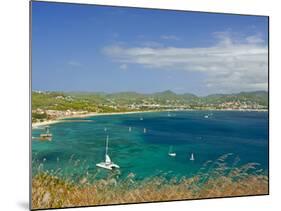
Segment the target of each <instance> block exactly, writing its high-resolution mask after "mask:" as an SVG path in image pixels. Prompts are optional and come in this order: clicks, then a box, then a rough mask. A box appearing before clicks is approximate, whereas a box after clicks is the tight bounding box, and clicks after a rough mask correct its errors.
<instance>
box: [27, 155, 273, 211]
mask: <svg viewBox="0 0 281 211" xmlns="http://www.w3.org/2000/svg"><path fill="white" fill-rule="evenodd" d="M227 156H228V155H224V156H221V157H220V158H219V159H217V160H216V161H215V162H211V161H209V162H207V163H206V164H205V165H204V166H203V167H202V168H201V169H200V171H199V172H198V174H197V175H196V176H194V177H192V178H185V177H182V178H181V179H176V178H172V179H166V178H165V177H164V176H158V177H153V178H149V179H146V180H144V181H138V180H135V179H134V174H132V173H131V174H129V175H128V176H127V177H126V178H125V179H116V178H115V177H114V176H110V177H108V178H106V179H96V180H91V179H92V178H91V177H92V176H90V175H88V174H85V177H82V178H81V179H79V182H74V181H73V180H70V179H67V178H62V177H60V176H58V174H56V173H54V172H52V173H50V172H46V171H40V172H38V173H37V174H36V175H35V176H34V177H33V179H32V208H33V209H40V208H58V207H73V206H89V205H103V204H122V203H137V202H149V201H167V200H181V199H198V198H212V197H223V196H224V197H225V196H241V195H245V196H246V195H260V194H267V193H268V176H267V175H265V174H264V172H263V171H262V170H260V169H257V164H256V163H248V164H246V165H244V166H240V167H235V166H234V165H233V166H232V167H229V166H226V163H225V162H224V161H225V159H226V158H227ZM89 181H92V182H89Z"/></svg>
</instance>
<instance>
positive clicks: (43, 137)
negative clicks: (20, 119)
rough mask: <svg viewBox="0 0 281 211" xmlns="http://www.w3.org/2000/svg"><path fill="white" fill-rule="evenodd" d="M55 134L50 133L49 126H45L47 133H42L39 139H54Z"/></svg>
mask: <svg viewBox="0 0 281 211" xmlns="http://www.w3.org/2000/svg"><path fill="white" fill-rule="evenodd" d="M52 138H53V135H52V134H51V133H50V128H49V126H46V127H45V133H41V134H40V138H39V140H41V141H52Z"/></svg>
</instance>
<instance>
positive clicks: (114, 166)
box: [96, 136, 120, 170]
mask: <svg viewBox="0 0 281 211" xmlns="http://www.w3.org/2000/svg"><path fill="white" fill-rule="evenodd" d="M96 166H97V167H100V168H104V169H108V170H113V169H119V168H120V167H119V166H118V165H117V164H115V163H113V162H112V161H111V159H110V157H109V155H108V136H107V137H106V145H105V161H104V162H100V163H97V164H96Z"/></svg>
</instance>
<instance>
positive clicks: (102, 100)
mask: <svg viewBox="0 0 281 211" xmlns="http://www.w3.org/2000/svg"><path fill="white" fill-rule="evenodd" d="M267 99H268V96H267V93H246V94H244V95H242V94H237V95H219V96H215V97H214V96H207V97H197V96H195V95H188V96H187V95H177V94H175V93H173V92H171V91H166V92H162V93H156V94H151V95H143V94H138V93H121V94H120V93H119V94H118V93H117V94H110V95H108V94H107V95H106V94H97V93H57V92H43V91H34V92H33V93H32V123H40V122H45V121H53V120H59V119H64V118H71V117H82V116H87V115H97V114H104V113H107V114H108V113H124V112H125V113H127V112H144V111H166V110H170V111H172V110H174V111H181V110H238V111H239V110H240V111H244V110H248V111H250V110H256V111H266V110H267V108H268V102H267Z"/></svg>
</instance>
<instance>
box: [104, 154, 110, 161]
mask: <svg viewBox="0 0 281 211" xmlns="http://www.w3.org/2000/svg"><path fill="white" fill-rule="evenodd" d="M105 163H111V160H110V157H109V156H108V155H105Z"/></svg>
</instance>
